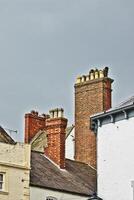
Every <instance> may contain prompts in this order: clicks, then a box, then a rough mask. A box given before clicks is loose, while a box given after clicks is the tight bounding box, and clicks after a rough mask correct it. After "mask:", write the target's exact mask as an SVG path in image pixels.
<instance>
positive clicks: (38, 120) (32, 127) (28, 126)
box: [25, 111, 47, 143]
mask: <svg viewBox="0 0 134 200" xmlns="http://www.w3.org/2000/svg"><path fill="white" fill-rule="evenodd" d="M46 118H47V116H46V115H44V116H38V113H37V112H35V111H32V112H31V113H27V114H25V143H29V142H30V141H31V140H32V138H33V137H34V136H35V134H36V133H37V132H38V131H39V130H42V129H44V128H45V127H46Z"/></svg>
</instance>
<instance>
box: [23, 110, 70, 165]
mask: <svg viewBox="0 0 134 200" xmlns="http://www.w3.org/2000/svg"><path fill="white" fill-rule="evenodd" d="M49 114H50V115H45V114H43V115H41V116H39V115H38V112H35V111H31V113H27V114H25V143H30V141H31V140H32V138H33V137H34V136H35V135H36V134H37V133H38V131H40V130H45V131H46V132H47V147H46V148H45V149H44V154H45V155H46V156H47V157H48V158H49V159H51V160H52V161H53V162H55V163H56V164H57V165H58V166H59V167H60V168H65V135H66V127H67V119H66V118H64V116H63V114H64V110H63V109H62V108H60V109H58V108H57V109H54V110H51V111H50V112H49Z"/></svg>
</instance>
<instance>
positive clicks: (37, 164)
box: [30, 151, 96, 196]
mask: <svg viewBox="0 0 134 200" xmlns="http://www.w3.org/2000/svg"><path fill="white" fill-rule="evenodd" d="M30 185H31V186H36V187H41V188H49V189H53V190H59V191H64V192H70V193H75V194H80V195H86V196H88V195H92V194H93V193H94V192H95V191H96V170H95V169H93V168H91V167H90V166H89V165H87V164H84V163H81V162H77V161H72V160H69V159H66V169H65V170H61V169H59V168H58V167H57V166H56V165H55V164H54V163H52V162H51V161H50V160H48V159H47V158H46V157H45V155H44V154H43V153H39V152H35V151H32V153H31V173H30Z"/></svg>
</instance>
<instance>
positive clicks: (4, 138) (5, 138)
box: [0, 126, 16, 144]
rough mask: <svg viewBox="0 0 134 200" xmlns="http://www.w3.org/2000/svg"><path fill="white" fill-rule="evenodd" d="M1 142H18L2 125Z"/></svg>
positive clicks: (0, 130) (0, 129)
mask: <svg viewBox="0 0 134 200" xmlns="http://www.w3.org/2000/svg"><path fill="white" fill-rule="evenodd" d="M0 142H4V143H8V144H15V143H16V142H15V141H14V140H13V139H12V138H11V137H10V136H9V135H8V133H7V132H6V131H5V130H4V129H3V128H2V127H1V126H0Z"/></svg>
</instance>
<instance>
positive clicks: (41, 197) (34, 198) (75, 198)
mask: <svg viewBox="0 0 134 200" xmlns="http://www.w3.org/2000/svg"><path fill="white" fill-rule="evenodd" d="M48 196H52V197H55V198H57V200H87V199H88V197H83V196H79V195H72V194H69V193H63V192H58V191H53V190H48V189H42V188H37V187H30V200H46V197H48Z"/></svg>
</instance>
